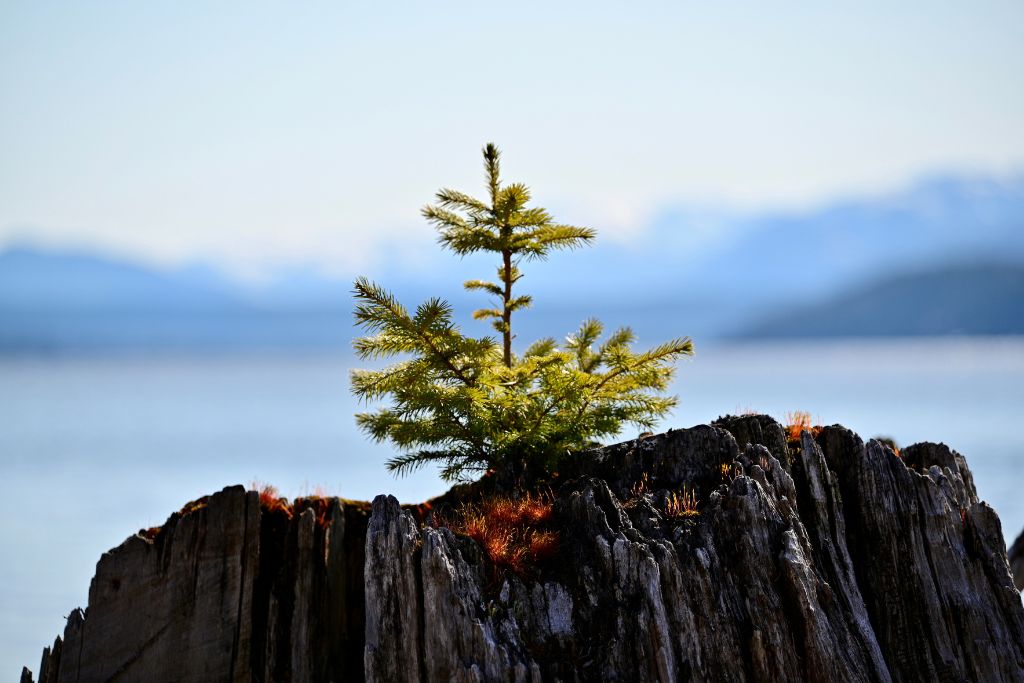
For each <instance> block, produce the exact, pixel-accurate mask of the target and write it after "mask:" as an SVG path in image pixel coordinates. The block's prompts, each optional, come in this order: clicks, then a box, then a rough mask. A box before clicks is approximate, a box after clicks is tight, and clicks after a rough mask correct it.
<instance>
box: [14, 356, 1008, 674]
mask: <svg viewBox="0 0 1024 683" xmlns="http://www.w3.org/2000/svg"><path fill="white" fill-rule="evenodd" d="M351 365H352V362H351V358H350V357H349V356H346V355H306V356H284V355H275V356H265V355H252V356H203V357H166V356H162V357H158V358H154V357H123V356H118V357H100V356H92V357H47V358H37V357H20V358H0V475H2V481H3V485H4V491H3V495H2V496H0V520H2V521H0V547H2V548H3V549H4V558H5V559H4V562H2V563H0V679H4V680H14V679H15V677H16V676H17V675H18V674H19V673H20V670H21V666H22V665H28V666H29V667H30V668H32V669H33V670H34V671H35V670H37V668H38V664H39V655H40V653H41V650H42V648H43V646H44V645H46V644H48V643H51V642H52V640H53V637H54V636H55V635H57V634H58V633H61V632H62V631H63V628H64V616H65V615H67V614H68V612H69V611H70V610H71V609H72V608H74V607H76V606H79V605H81V606H84V605H85V603H86V598H87V593H88V588H89V580H90V578H91V577H92V573H93V569H94V567H95V563H96V561H97V560H98V559H99V556H100V554H101V553H103V552H104V551H105V550H107V549H109V548H112V547H114V546H116V545H118V544H119V543H120V542H121V541H123V540H124V539H125V538H126V537H127V536H128V535H130V534H131V533H133V532H134V531H136V530H137V529H140V528H144V527H150V526H156V525H159V524H161V523H162V522H163V521H164V520H165V519H166V517H167V515H168V514H169V513H170V512H171V511H173V510H176V509H178V508H179V507H181V505H182V504H183V503H184V502H186V501H188V500H190V499H193V498H196V497H198V496H201V495H203V494H206V493H210V492H212V491H215V490H219V489H220V488H222V487H223V486H226V485H230V484H238V483H241V484H248V483H249V482H252V481H253V480H259V481H263V482H271V483H273V484H275V485H276V486H278V488H279V489H280V490H281V491H282V493H283V494H285V495H288V496H289V497H294V496H296V495H300V494H303V493H310V492H313V491H314V490H316V489H318V488H320V489H323V490H325V491H326V492H328V493H330V494H336V495H343V496H346V497H349V498H363V499H369V498H372V497H373V496H374V495H376V494H378V493H382V492H390V493H394V494H395V495H397V496H398V497H399V498H400V499H402V500H404V501H419V500H423V499H425V498H427V497H430V496H432V495H436V494H438V493H441V492H442V491H443V490H444V489H445V486H444V484H443V483H442V482H440V481H439V480H438V479H437V478H436V477H435V476H434V473H433V472H432V471H422V472H420V473H417V474H416V475H415V476H411V477H408V478H405V479H400V480H396V479H394V478H393V477H391V476H390V475H388V474H387V473H386V472H385V471H384V469H383V467H382V462H383V460H384V459H385V458H386V456H387V450H386V449H385V448H384V447H381V446H376V445H374V444H371V443H368V442H367V441H366V440H365V439H364V438H363V437H362V436H361V435H360V434H358V433H357V432H356V430H355V428H354V425H353V419H352V415H353V413H354V412H355V411H356V410H358V408H359V407H358V405H357V404H356V402H355V401H354V400H353V399H352V398H351V397H350V396H349V393H348V381H347V375H348V370H349V368H350V367H351ZM675 392H676V393H678V394H679V395H680V397H681V402H680V406H679V408H678V410H677V411H676V414H675V415H674V416H673V417H672V419H670V420H666V422H665V424H664V426H665V427H666V428H667V427H686V426H691V425H694V424H699V423H702V422H707V421H710V420H712V419H714V418H715V417H717V416H719V415H721V414H725V413H734V412H737V411H746V410H756V411H759V412H765V413H768V414H771V415H774V416H776V417H778V418H782V417H784V416H785V414H786V413H787V412H789V411H794V410H805V411H808V412H810V413H811V414H812V415H813V416H814V417H815V418H816V422H820V423H825V424H832V423H835V422H840V423H842V424H844V425H846V426H848V427H850V428H852V429H854V430H855V431H857V432H858V433H860V434H861V436H863V437H865V438H868V437H873V436H880V435H884V436H891V437H893V438H895V439H896V441H897V442H898V443H899V444H900V445H907V444H911V443H914V442H916V441H921V440H931V441H943V442H945V443H947V444H949V445H951V446H952V447H953V448H955V449H957V450H959V451H960V452H962V453H964V454H965V455H966V456H967V458H968V462H969V463H970V465H971V468H972V469H973V471H974V475H975V481H976V483H977V486H978V490H979V493H980V494H981V497H982V498H984V499H985V500H987V501H989V503H991V504H992V505H993V506H994V507H995V509H996V510H997V511H998V512H999V513H1000V516H1001V517H1002V519H1003V528H1004V533H1005V535H1006V537H1007V538H1008V539H1009V540H1010V541H1012V539H1013V538H1014V537H1015V536H1016V534H1017V533H1018V532H1019V531H1020V530H1021V528H1022V526H1024V497H1022V496H1021V495H1020V488H1019V486H1018V484H1019V482H1020V481H1021V479H1022V476H1021V455H1024V435H1022V434H1024V432H1022V427H1024V421H1022V419H1021V415H1024V340H1021V339H941V340H932V339H926V340H912V341H903V340H898V341H858V342H822V343H806V344H804V343H802V344H791V343H787V344H776V345H764V344H759V345H756V346H755V345H718V346H707V347H698V356H697V357H696V358H695V359H693V360H692V361H688V362H684V363H683V364H682V366H681V367H680V370H679V374H678V380H677V382H676V387H675ZM632 436H635V434H634V433H632V432H628V433H625V434H623V437H624V438H629V437H632Z"/></svg>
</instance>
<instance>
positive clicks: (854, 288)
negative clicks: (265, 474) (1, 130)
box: [0, 175, 1024, 351]
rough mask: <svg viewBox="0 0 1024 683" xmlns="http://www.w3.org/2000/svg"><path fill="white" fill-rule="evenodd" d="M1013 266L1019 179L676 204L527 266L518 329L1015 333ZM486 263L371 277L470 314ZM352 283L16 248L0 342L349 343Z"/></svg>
mask: <svg viewBox="0 0 1024 683" xmlns="http://www.w3.org/2000/svg"><path fill="white" fill-rule="evenodd" d="M709 225H710V226H712V228H710V232H709V228H707V226H709ZM694 226H702V230H703V232H702V233H701V235H698V234H697V233H698V232H699V231H697V230H695V229H694ZM424 229H427V228H424ZM709 234H711V236H712V237H713V239H707V237H708V235H709ZM1021 264H1024V175H1022V176H1017V177H1014V178H1011V179H1008V180H1002V181H993V180H978V179H962V178H939V179H932V180H930V181H927V182H922V183H920V184H918V185H916V186H914V187H912V188H910V189H908V190H906V191H903V192H899V193H894V194H890V195H886V196H880V197H868V198H861V199H851V200H848V201H843V202H837V203H834V204H831V205H829V206H825V207H822V208H820V209H818V210H814V211H806V212H803V213H775V214H759V215H734V214H726V213H722V212H696V211H693V210H687V209H685V208H675V209H669V210H665V211H663V212H662V213H661V214H660V215H659V216H658V217H656V219H655V220H654V221H652V223H651V224H650V225H649V226H647V229H645V230H643V231H640V232H639V233H638V235H637V236H636V237H635V238H634V239H632V240H631V241H630V242H629V243H627V244H622V243H621V242H620V243H616V242H614V241H611V240H604V241H602V240H600V239H599V240H598V242H597V244H596V245H595V247H594V248H592V249H586V250H582V251H577V252H573V253H570V254H564V253H563V254H557V255H555V256H554V257H553V258H552V259H551V260H550V261H549V262H545V263H531V264H529V265H528V266H527V267H526V268H525V271H526V275H527V277H526V279H525V280H524V281H523V286H524V291H528V292H529V293H532V294H534V295H535V298H536V301H537V304H536V307H535V309H534V310H532V311H530V312H527V313H525V314H523V315H522V317H521V318H520V324H519V327H518V330H519V332H520V333H521V335H522V338H523V339H532V338H535V337H537V336H541V335H550V334H552V332H555V333H556V336H560V335H561V334H564V333H565V332H569V331H571V330H572V329H574V328H575V327H576V326H577V325H578V324H579V322H580V321H581V320H582V319H583V318H586V317H590V316H597V317H599V318H601V319H602V320H604V321H605V322H606V323H607V324H608V325H609V326H616V325H620V324H630V325H632V326H633V327H634V328H635V329H636V330H637V332H638V333H639V335H640V337H641V339H642V340H647V339H650V340H657V339H663V338H665V337H666V336H677V335H680V334H688V335H691V336H694V337H696V338H698V339H700V338H708V337H730V336H738V337H743V338H749V337H752V336H770V337H776V336H839V335H842V336H849V335H855V336H864V335H908V334H954V333H956V334H1020V333H1022V332H1024V312H1022V309H1021V305H1020V302H1021V301H1022V300H1024V294H1022V290H1021V282H1022V276H1021V273H1022V272H1024V270H1022V268H1024V266H1022V265H1021ZM492 267H493V265H492V264H490V263H489V261H487V260H486V259H474V258H467V259H463V260H459V259H455V258H452V257H451V255H450V254H445V253H441V252H439V251H438V252H437V253H431V254H430V255H429V256H428V257H427V258H426V261H425V263H424V264H422V265H421V266H420V267H418V268H417V269H415V270H410V269H409V268H408V267H407V266H401V267H398V266H395V265H393V264H389V263H387V262H384V263H382V264H380V265H378V266H376V267H374V268H371V269H370V270H369V272H367V273H365V274H367V275H370V276H371V277H373V278H374V279H376V280H378V281H379V282H381V283H382V284H384V285H386V286H388V287H389V288H390V289H392V290H393V291H395V293H396V294H397V295H398V296H399V297H400V299H401V300H403V301H406V302H408V303H409V304H410V305H412V304H415V303H417V302H418V301H420V300H422V299H424V298H426V297H428V296H433V295H440V296H443V297H445V298H448V299H449V300H451V301H452V303H453V305H454V306H455V308H456V310H457V311H459V312H460V314H461V315H462V316H463V319H467V318H468V313H469V312H470V311H471V310H472V309H473V308H475V307H479V306H480V305H481V304H482V303H483V302H482V301H481V300H480V298H478V297H476V296H475V295H469V294H466V293H465V292H463V291H462V290H461V289H460V288H459V283H460V282H461V281H462V280H463V279H466V278H470V277H480V276H486V275H489V274H490V272H491V269H492ZM356 274H357V273H353V274H352V276H354V275H356ZM350 289H351V279H350V278H346V277H342V278H330V277H324V276H322V275H319V274H318V272H317V271H316V270H313V269H309V270H293V271H291V272H289V273H288V274H286V275H283V276H281V277H279V278H276V279H271V280H270V281H268V282H264V283H262V284H260V285H253V284H246V283H241V282H239V281H236V280H234V279H232V278H230V277H228V276H226V275H224V274H223V273H221V272H220V271H218V270H217V269H216V268H213V267H210V266H193V267H189V268H183V269H176V270H160V269H157V268H152V267H147V266H143V265H141V264H138V263H131V262H129V261H126V260H124V259H116V258H112V257H109V256H105V255H103V254H98V253H86V252H81V251H77V252H76V251H56V250H45V249H38V248H32V247H28V246H21V247H9V248H8V249H7V250H6V251H3V252H0V350H22V351H24V350H29V351H31V350H41V349H52V350H60V349H67V348H95V349H110V348H123V349H129V348H224V349H238V348H312V347H321V348H338V349H345V348H347V347H348V343H349V340H350V339H351V337H352V336H353V333H354V330H353V329H352V324H351V299H350V294H349V291H350ZM468 324H473V325H476V323H468ZM472 329H474V330H477V331H478V333H480V334H484V333H486V332H487V330H488V328H486V327H483V326H482V325H481V326H479V327H474V328H472Z"/></svg>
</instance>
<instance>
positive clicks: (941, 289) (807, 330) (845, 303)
mask: <svg viewBox="0 0 1024 683" xmlns="http://www.w3.org/2000/svg"><path fill="white" fill-rule="evenodd" d="M953 334H983V335H1006V334H1024V264H1018V265H999V264H994V263H985V264H973V265H961V266H951V267H948V268H939V269H936V270H930V271H925V272H920V273H908V274H903V275H894V276H892V277H890V278H884V279H882V280H880V281H878V282H876V283H874V284H871V285H868V286H866V287H863V288H860V289H856V290H854V291H851V292H847V293H844V294H840V295H839V296H836V297H834V298H832V299H830V300H828V301H826V302H823V303H820V304H817V305H810V306H807V307H805V308H800V309H796V310H788V311H787V310H783V311H782V312H781V313H780V314H779V315H772V316H769V317H767V318H765V319H764V320H763V321H761V322H760V323H759V324H755V325H752V326H751V327H750V328H748V329H747V330H746V331H745V333H744V336H748V337H753V338H768V337H774V338H785V337H878V336H921V335H931V336H937V335H953Z"/></svg>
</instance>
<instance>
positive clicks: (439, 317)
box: [351, 144, 693, 480]
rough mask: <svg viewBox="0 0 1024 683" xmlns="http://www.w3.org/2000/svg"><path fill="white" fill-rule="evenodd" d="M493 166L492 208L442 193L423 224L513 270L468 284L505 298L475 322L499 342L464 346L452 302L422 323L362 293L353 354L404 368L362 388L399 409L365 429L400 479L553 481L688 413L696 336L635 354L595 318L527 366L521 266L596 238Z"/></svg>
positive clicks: (530, 355)
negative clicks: (678, 392)
mask: <svg viewBox="0 0 1024 683" xmlns="http://www.w3.org/2000/svg"><path fill="white" fill-rule="evenodd" d="M483 156H484V170H485V176H486V181H487V189H488V196H487V199H486V200H480V199H477V198H474V197H472V196H470V195H468V194H465V193H463V192H459V191H457V190H451V189H442V190H441V191H439V192H438V193H437V195H436V203H435V204H432V205H429V206H426V207H425V208H424V209H423V215H424V216H425V217H426V218H427V220H428V221H430V222H431V223H432V224H433V225H434V226H435V227H436V228H437V230H438V232H439V241H440V243H441V245H442V246H444V247H446V248H448V249H451V250H452V251H453V252H455V253H456V254H459V255H465V254H471V253H474V252H478V251H487V252H492V253H494V254H495V255H496V256H497V257H498V258H499V259H500V260H499V264H498V268H497V277H496V279H495V281H486V280H469V281H468V282H466V283H464V286H465V287H466V289H468V290H474V291H483V292H485V293H487V294H489V295H491V296H492V297H493V298H494V301H495V305H494V307H493V308H484V309H480V310H478V311H475V312H474V314H473V317H474V318H476V319H478V320H480V319H483V320H488V319H489V320H491V323H492V325H493V327H494V329H495V330H496V331H497V332H498V333H499V334H500V335H501V340H500V343H499V342H498V341H497V340H495V339H493V338H491V337H480V338H476V337H470V336H467V335H464V334H463V333H462V332H461V331H460V330H459V329H458V328H457V326H456V325H455V324H454V323H453V321H452V309H451V306H450V305H449V304H448V303H447V302H446V301H443V300H441V299H438V298H434V299H429V300H427V301H426V302H424V303H422V304H420V305H419V306H418V307H417V308H416V309H415V311H412V312H410V311H408V310H407V309H406V308H405V307H403V306H402V305H401V304H400V303H399V302H398V300H397V299H395V297H394V296H393V295H391V294H390V293H389V292H387V291H386V290H385V289H383V288H382V287H380V286H378V285H377V284H375V283H373V282H370V281H369V280H367V279H366V278H359V279H357V280H356V282H355V290H354V296H355V299H356V309H355V319H356V324H357V325H358V326H360V327H361V328H362V329H363V330H364V331H366V332H367V336H364V337H360V338H357V339H356V340H355V341H354V343H353V344H354V348H355V351H356V354H357V356H358V357H359V358H361V359H364V360H369V359H376V358H395V357H399V358H400V359H401V360H399V362H397V363H395V364H393V365H391V366H388V367H386V368H384V369H381V370H354V371H353V372H352V374H351V382H352V391H353V393H354V394H355V395H356V396H358V397H359V398H360V399H362V400H364V401H367V402H372V401H377V400H381V399H389V400H390V402H389V403H388V404H387V405H385V406H383V407H380V408H378V409H376V410H374V411H372V412H363V413H359V414H358V415H357V416H356V421H357V424H358V425H359V427H360V428H361V429H362V430H363V431H365V432H366V433H367V434H368V435H369V436H371V437H372V438H374V439H376V440H378V441H390V442H391V443H392V444H393V445H395V446H396V447H397V448H398V449H399V451H400V452H399V454H398V455H396V456H395V457H393V458H392V459H390V460H389V461H388V463H387V466H388V468H389V469H391V470H393V471H395V472H396V473H399V474H401V473H405V472H408V471H409V470H411V469H413V468H416V467H419V466H422V465H424V464H426V463H430V462H436V463H439V464H441V465H442V468H443V469H442V471H441V474H442V476H443V477H444V478H446V479H449V480H455V479H463V478H466V477H467V476H469V475H470V474H472V473H474V472H481V471H486V470H495V471H499V472H514V473H515V477H516V478H517V479H519V480H522V479H523V477H531V478H537V477H543V476H545V475H547V474H549V473H550V472H551V471H553V469H554V468H556V467H557V464H558V461H559V460H560V459H561V458H562V457H564V456H565V455H566V454H568V453H570V452H573V451H579V450H581V449H584V448H586V447H588V446H590V445H592V444H593V442H594V441H595V440H597V439H601V438H604V437H608V436H614V435H616V434H618V433H619V432H620V431H621V429H622V427H623V426H624V425H625V424H627V423H628V424H633V425H636V426H637V427H639V428H641V429H651V428H653V427H654V426H655V424H656V423H657V421H658V420H659V419H660V418H661V417H663V416H664V415H665V414H666V413H667V412H668V411H669V410H671V409H672V407H674V406H675V405H676V401H677V399H676V398H675V397H671V396H665V395H663V392H664V390H665V389H666V388H667V387H668V384H669V382H670V381H671V379H672V377H673V375H674V372H675V362H676V360H678V359H679V358H680V357H681V356H687V355H692V353H693V344H692V342H691V341H690V339H688V338H686V337H680V338H677V339H673V340H671V341H668V342H666V343H664V344H660V345H658V346H656V347H654V348H653V349H650V350H647V351H643V352H634V351H633V350H632V348H631V347H632V344H633V341H634V335H633V332H632V331H631V330H630V329H629V328H621V329H619V330H617V331H615V332H614V333H613V334H611V335H610V336H609V337H608V338H607V339H605V340H604V341H603V342H602V341H600V337H601V335H602V332H603V327H602V325H601V323H600V322H598V321H597V320H594V319H590V320H587V321H585V322H584V323H583V324H582V325H581V327H580V329H579V330H578V331H577V332H576V333H575V334H572V335H569V336H568V337H567V338H566V340H565V342H564V343H563V344H562V345H561V346H559V345H558V344H557V343H556V342H555V340H554V339H551V338H545V339H540V340H538V341H536V342H534V343H533V344H531V345H530V346H528V347H527V348H526V349H525V350H524V351H523V353H522V355H521V356H520V355H517V354H516V353H515V351H514V349H513V340H514V339H515V335H514V334H513V327H512V317H513V313H515V312H516V311H520V310H522V309H525V308H528V307H529V306H530V304H531V302H532V299H531V297H529V296H528V295H522V294H518V295H516V294H515V293H514V292H513V289H514V287H515V285H516V284H517V283H518V282H519V280H520V279H521V278H522V276H523V275H522V272H521V271H520V268H519V266H520V265H521V264H522V263H523V262H524V261H530V260H543V259H544V258H546V257H547V256H548V255H549V254H550V253H551V251H553V250H555V249H571V248H575V247H578V246H582V245H584V244H588V243H590V242H591V241H592V240H593V239H594V236H595V233H594V231H593V230H592V229H590V228H583V227H577V226H572V225H564V224H560V223H557V222H555V221H554V219H553V218H552V217H551V215H550V214H549V213H548V212H547V211H546V210H544V209H542V208H539V207H531V206H529V205H528V204H529V201H530V191H529V189H528V188H527V187H526V186H525V185H522V184H520V183H511V184H507V185H503V184H502V183H501V176H500V153H499V151H498V149H497V147H495V146H494V145H493V144H488V145H487V146H485V147H484V150H483Z"/></svg>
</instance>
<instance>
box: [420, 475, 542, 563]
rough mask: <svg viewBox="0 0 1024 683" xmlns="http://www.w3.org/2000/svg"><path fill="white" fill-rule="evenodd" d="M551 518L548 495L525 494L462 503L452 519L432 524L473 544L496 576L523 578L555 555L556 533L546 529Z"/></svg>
mask: <svg viewBox="0 0 1024 683" xmlns="http://www.w3.org/2000/svg"><path fill="white" fill-rule="evenodd" d="M553 516H554V509H553V504H552V501H551V497H550V496H542V495H532V494H528V495H526V496H523V497H522V498H509V497H506V496H495V497H492V498H485V499H484V500H482V501H480V502H479V503H475V504H465V505H463V506H462V507H461V508H459V510H458V511H457V512H456V513H455V514H454V516H452V518H451V519H443V518H442V519H436V518H435V523H436V525H437V526H445V527H448V528H449V529H451V530H452V531H454V532H456V533H459V534H463V535H465V536H469V537H470V538H472V539H473V540H474V541H476V543H477V544H478V545H479V546H480V548H481V549H482V550H483V551H484V554H485V555H487V559H489V560H490V562H491V564H492V566H493V567H494V569H495V571H496V576H497V572H498V571H500V570H505V569H507V570H509V571H512V572H513V573H515V574H517V575H519V576H526V575H528V574H530V573H531V572H532V571H533V570H534V569H536V567H537V566H538V565H539V564H542V563H544V562H546V561H548V560H550V559H552V558H553V557H554V556H555V555H556V554H557V553H558V547H559V537H558V533H557V532H556V531H554V530H553V529H551V528H549V527H550V524H551V522H552V519H553ZM496 576H495V578H496Z"/></svg>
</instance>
